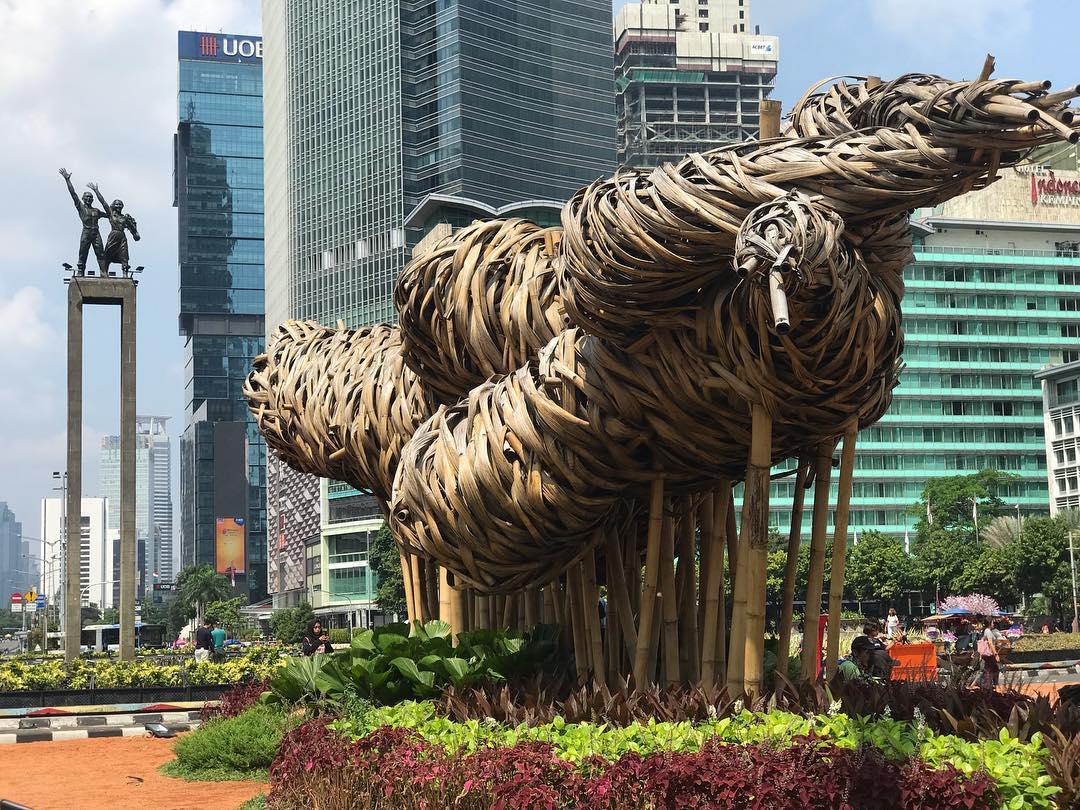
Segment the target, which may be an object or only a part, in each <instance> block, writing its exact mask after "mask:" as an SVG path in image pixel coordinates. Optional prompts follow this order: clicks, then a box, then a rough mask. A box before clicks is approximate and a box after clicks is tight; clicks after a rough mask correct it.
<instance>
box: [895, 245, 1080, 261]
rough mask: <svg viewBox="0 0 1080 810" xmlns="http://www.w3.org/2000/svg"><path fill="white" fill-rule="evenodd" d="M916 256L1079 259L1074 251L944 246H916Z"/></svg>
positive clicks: (1077, 253) (1079, 252) (1079, 254)
mask: <svg viewBox="0 0 1080 810" xmlns="http://www.w3.org/2000/svg"><path fill="white" fill-rule="evenodd" d="M914 251H915V254H916V256H917V255H918V254H920V253H933V254H949V253H959V254H961V255H965V256H1039V257H1043V258H1051V259H1080V251H1075V250H1029V249H1027V248H975V247H948V246H945V245H934V246H930V245H917V246H916V247H915V248H914Z"/></svg>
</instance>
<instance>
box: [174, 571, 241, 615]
mask: <svg viewBox="0 0 1080 810" xmlns="http://www.w3.org/2000/svg"><path fill="white" fill-rule="evenodd" d="M231 595H232V588H231V587H230V586H229V580H228V578H227V577H226V576H225V575H224V574H219V573H218V572H217V571H215V570H214V566H212V565H198V566H191V567H189V568H185V569H184V570H183V571H181V572H180V573H179V574H178V575H177V577H176V599H177V601H178V602H180V603H181V604H182V605H183V607H184V610H185V612H186V613H187V616H188V618H192V617H194V618H195V619H198V620H201V619H202V617H203V611H204V609H205V608H206V605H207V604H208V603H210V602H217V601H220V600H222V599H228V598H229V597H230V596H231Z"/></svg>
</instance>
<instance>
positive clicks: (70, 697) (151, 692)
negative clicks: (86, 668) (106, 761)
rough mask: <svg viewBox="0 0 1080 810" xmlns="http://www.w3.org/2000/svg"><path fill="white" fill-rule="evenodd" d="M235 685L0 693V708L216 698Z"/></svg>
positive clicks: (163, 701) (101, 704)
mask: <svg viewBox="0 0 1080 810" xmlns="http://www.w3.org/2000/svg"><path fill="white" fill-rule="evenodd" d="M235 685H236V684H207V685H205V686H186V687H185V686H141V687H131V688H102V689H46V690H38V691H29V690H25V691H20V692H0V709H33V708H42V707H45V706H111V705H115V704H122V703H170V702H174V701H192V700H217V699H218V698H220V697H221V693H222V692H226V691H228V690H229V689H232V688H233V687H234V686H235Z"/></svg>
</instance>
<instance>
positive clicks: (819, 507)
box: [801, 441, 835, 681]
mask: <svg viewBox="0 0 1080 810" xmlns="http://www.w3.org/2000/svg"><path fill="white" fill-rule="evenodd" d="M834 447H835V445H834V444H833V443H832V442H831V441H825V442H822V443H821V444H819V445H818V448H817V455H816V456H815V457H814V512H813V517H812V518H811V529H810V571H809V574H808V577H809V579H808V581H807V583H806V609H805V610H804V611H803V651H802V671H801V677H802V679H803V680H804V681H812V680H814V678H815V675H816V673H817V666H818V660H819V658H820V656H821V650H820V648H819V647H818V643H817V632H818V620H819V619H820V618H821V590H822V587H823V585H824V580H825V532H826V531H827V530H828V527H829V479H830V477H831V476H832V453H833V449H834Z"/></svg>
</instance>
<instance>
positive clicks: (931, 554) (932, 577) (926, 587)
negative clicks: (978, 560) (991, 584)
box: [911, 524, 983, 594]
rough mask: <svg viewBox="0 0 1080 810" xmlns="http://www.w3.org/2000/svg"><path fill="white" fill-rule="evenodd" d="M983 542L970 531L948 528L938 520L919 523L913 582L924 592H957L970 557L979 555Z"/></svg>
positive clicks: (914, 552)
mask: <svg viewBox="0 0 1080 810" xmlns="http://www.w3.org/2000/svg"><path fill="white" fill-rule="evenodd" d="M982 548H983V546H982V544H981V543H979V542H977V541H976V540H975V538H974V537H972V536H971V533H970V532H964V531H956V530H949V529H945V528H941V527H939V526H937V525H936V524H935V525H934V526H933V527H932V528H931V527H928V526H925V525H924V526H922V527H920V531H919V534H918V536H917V537H916V538H915V544H914V547H913V549H912V552H913V554H914V560H912V564H911V574H912V579H911V584H912V585H913V586H914V587H915V588H918V589H919V590H921V591H923V592H925V593H938V592H940V593H942V594H948V593H956V592H958V591H960V590H961V588H960V587H959V584H958V583H959V582H960V577H961V575H962V574H963V572H964V568H965V566H967V564H968V561H969V560H970V559H971V558H973V557H977V556H979V554H980V553H981V551H982Z"/></svg>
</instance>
